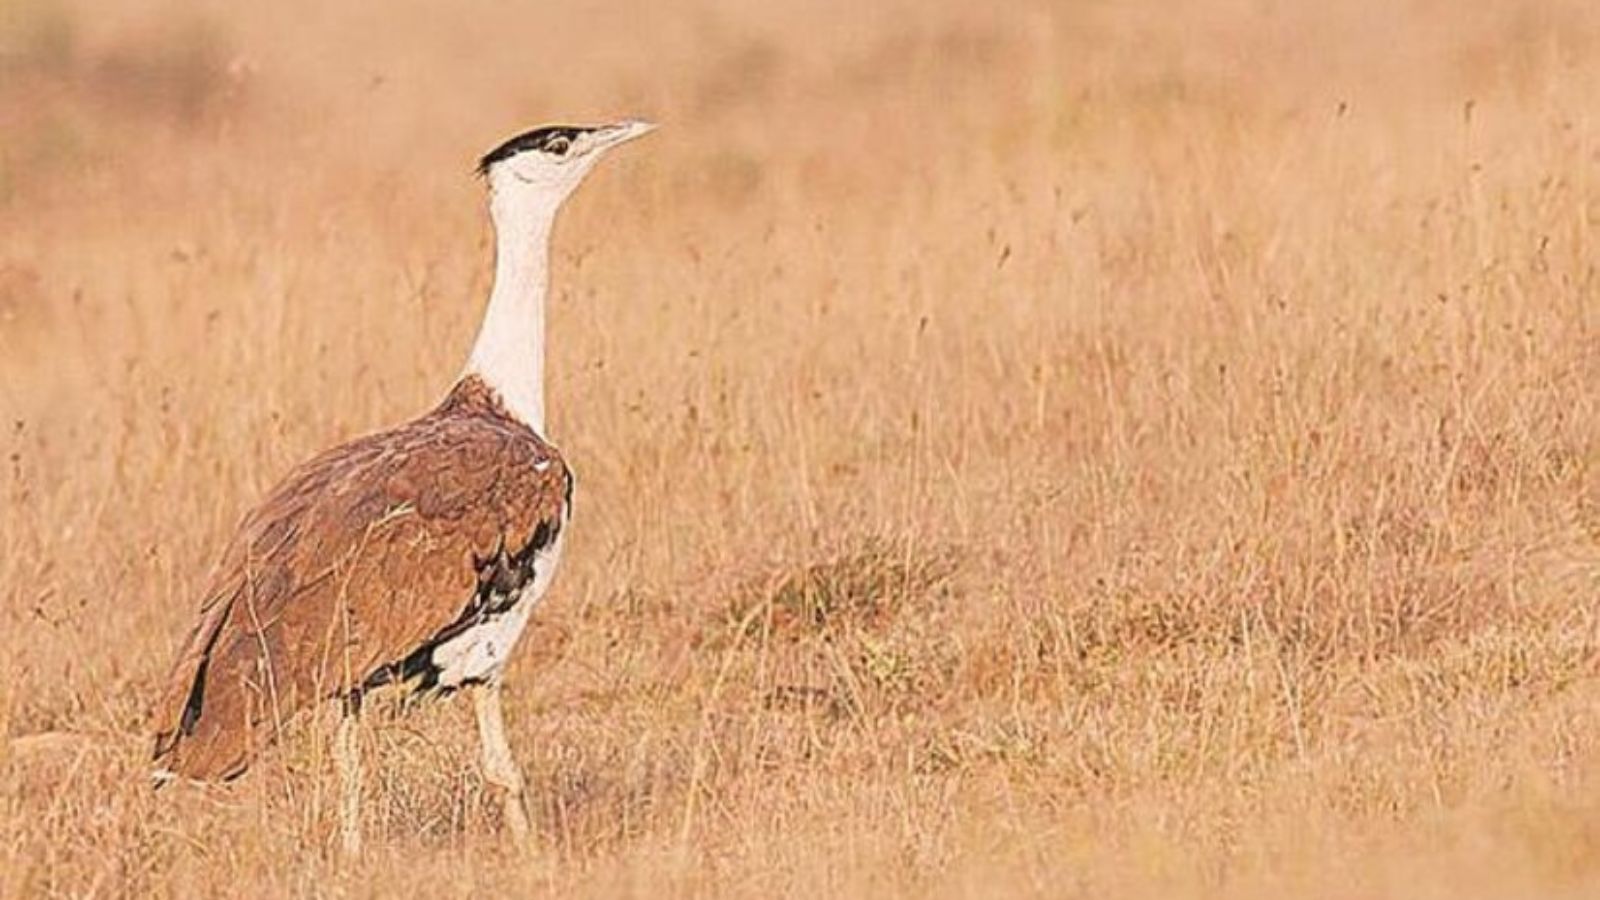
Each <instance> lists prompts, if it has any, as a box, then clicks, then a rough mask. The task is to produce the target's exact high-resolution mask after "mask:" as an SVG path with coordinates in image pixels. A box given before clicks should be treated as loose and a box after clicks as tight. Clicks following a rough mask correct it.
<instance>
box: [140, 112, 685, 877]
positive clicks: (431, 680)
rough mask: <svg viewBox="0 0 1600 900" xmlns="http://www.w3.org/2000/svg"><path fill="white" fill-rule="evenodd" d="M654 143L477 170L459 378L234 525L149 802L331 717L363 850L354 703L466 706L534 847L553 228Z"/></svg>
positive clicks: (554, 494) (512, 155)
mask: <svg viewBox="0 0 1600 900" xmlns="http://www.w3.org/2000/svg"><path fill="white" fill-rule="evenodd" d="M654 128H655V126H654V125H653V124H651V123H648V122H644V121H639V120H626V121H621V122H615V123H610V124H604V125H590V126H569V125H550V126H543V127H539V128H534V129H532V130H529V131H526V132H523V133H521V134H518V135H516V136H515V137H512V138H510V139H509V140H507V141H505V142H503V143H501V144H500V145H498V146H496V147H495V148H494V149H492V150H490V151H489V152H488V153H487V154H485V155H484V156H483V157H482V158H481V159H480V160H479V163H478V166H477V173H478V174H479V175H480V176H481V177H482V179H483V180H484V182H485V183H486V184H487V188H488V195H489V213H490V219H491V221H492V223H493V228H494V249H495V263H494V280H493V283H492V287H491V289H490V292H489V300H488V305H487V307H486V309H485V312H484V316H483V320H482V323H481V325H480V327H479V330H478V334H477V338H476V340H475V342H474V344H473V346H472V350H471V353H470V355H469V356H468V358H467V363H466V366H465V368H464V369H463V370H462V371H461V374H460V375H459V376H458V377H457V378H456V380H455V382H454V384H453V385H452V386H451V388H450V389H449V391H448V392H447V393H446V394H445V396H444V398H443V400H442V401H441V402H439V403H438V405H437V406H435V407H434V408H433V409H432V410H430V411H428V412H426V413H424V414H422V415H421V416H418V417H417V418H414V419H412V420H410V421H407V422H405V423H403V424H400V425H398V426H396V427H393V428H390V429H388V430H385V431H379V432H376V433H373V434H368V435H366V436H363V437H359V438H356V439H354V440H351V441H349V442H347V443H344V444H341V445H339V446H336V447H334V448H332V449H330V450H327V451H325V452H323V453H321V454H320V455H317V456H315V457H313V458H311V459H310V460H308V461H306V462H304V463H302V464H301V465H299V466H298V467H296V468H294V469H293V470H292V471H290V472H289V473H288V474H287V475H286V476H285V477H284V478H283V480H282V481H280V482H278V483H277V485H276V486H275V487H273V488H272V489H271V490H270V491H268V492H267V494H266V496H265V498H264V499H263V500H262V501H261V502H260V503H259V504H258V505H257V506H255V507H254V508H253V509H251V510H250V511H249V512H248V513H246V514H245V515H244V517H243V519H242V520H241V522H240V524H239V526H238V528H237V529H236V531H235V533H234V534H233V536H232V538H231V539H230V540H229V542H228V543H227V545H226V548H225V549H224V551H223V552H222V555H221V557H220V559H219V560H218V562H217V563H216V565H215V566H214V567H213V569H212V570H211V573H210V576H209V578H208V580H207V582H206V585H207V586H206V588H205V592H204V594H203V595H202V598H201V603H200V610H199V614H198V616H197V618H196V619H195V621H194V623H193V626H192V627H191V628H190V629H189V631H188V634H187V637H186V638H185V639H184V641H183V643H182V644H181V649H179V650H178V652H177V654H176V658H175V661H174V662H173V665H172V669H171V672H170V675H169V676H168V679H167V682H166V688H165V690H164V692H163V693H162V694H161V696H160V698H159V700H158V702H157V704H156V708H155V711H154V732H155V735H154V750H153V754H152V759H153V765H154V770H153V778H154V780H155V783H156V786H157V787H160V786H161V785H162V784H165V783H169V782H171V781H175V780H186V781H199V782H223V781H230V780H233V779H235V778H237V777H238V776H240V775H241V774H243V773H244V772H245V771H246V770H247V769H248V768H249V767H250V765H251V763H252V761H253V760H254V759H255V758H256V756H257V754H258V753H259V752H260V751H262V750H263V749H264V748H266V747H267V746H269V745H271V744H272V743H274V741H275V740H276V739H277V738H278V737H279V735H280V734H281V733H282V732H283V729H284V728H285V726H286V725H287V723H288V722H289V721H290V720H291V719H292V718H293V717H294V716H295V715H296V714H297V713H300V712H303V711H305V710H307V709H309V708H313V707H315V706H317V705H319V704H323V703H329V702H331V703H333V704H335V705H337V707H338V708H339V710H340V715H339V725H338V731H337V734H336V736H335V740H334V747H333V751H334V752H333V755H334V761H335V767H336V769H337V771H338V775H339V779H340V825H339V828H340V840H341V845H342V849H343V850H344V851H345V852H348V853H359V852H360V850H361V845H362V832H361V823H360V798H361V781H362V772H361V764H360V754H359V747H358V746H357V743H356V741H357V734H358V732H357V730H356V727H357V724H358V721H357V719H358V716H359V714H360V709H361V700H362V698H363V696H364V695H365V694H366V693H367V692H369V691H372V690H374V689H376V688H380V687H384V686H390V687H391V688H399V689H401V690H403V691H404V692H406V695H407V696H408V697H430V696H444V695H448V694H453V693H456V692H458V691H467V692H470V693H471V695H472V697H473V707H474V711H475V718H476V724H477V731H478V737H479V743H480V751H481V766H482V771H483V775H484V780H485V781H486V782H487V783H488V784H490V785H491V786H492V787H493V788H495V789H498V791H499V792H500V794H501V797H502V801H503V812H504V815H503V822H504V827H505V829H506V830H507V831H508V832H510V833H511V835H512V837H513V838H514V839H516V840H519V841H522V842H524V843H526V842H527V841H528V840H529V832H530V825H529V817H528V808H527V801H526V798H525V794H526V788H525V785H524V779H523V776H522V773H521V770H520V769H519V768H518V766H517V763H516V761H515V755H514V754H513V752H512V750H511V747H510V744H509V743H508V741H507V739H506V733H505V715H504V712H503V709H502V702H501V685H502V676H503V674H504V672H505V667H506V663H507V661H508V660H509V659H510V657H511V654H512V652H513V650H514V649H515V647H516V645H517V640H518V638H519V637H520V636H521V634H522V632H523V630H524V629H525V627H526V626H527V624H528V619H529V616H530V615H531V614H532V612H533V610H534V608H535V606H536V605H537V604H538V603H539V601H540V599H541V598H542V597H543V596H544V595H545V592H546V591H547V590H548V589H549V587H550V582H551V579H552V577H553V576H554V575H555V571H556V568H557V565H558V564H559V562H560V560H561V553H562V547H563V545H564V544H565V542H566V537H567V530H568V528H567V526H568V523H569V522H570V521H571V517H572V504H573V490H574V484H575V482H574V480H573V475H572V470H571V469H570V468H569V466H568V464H567V460H566V459H565V458H564V457H563V456H562V454H561V453H560V451H559V450H557V449H556V447H555V445H554V444H552V443H550V441H549V439H548V438H547V437H546V430H545V392H544V351H545V317H544V312H545V309H544V308H545V295H546V292H547V290H548V281H549V256H550V250H549V248H550V237H551V231H552V229H553V227H554V224H555V219H556V214H557V212H558V211H559V210H560V209H561V207H562V204H563V203H564V201H565V200H566V199H567V198H568V197H569V196H570V195H571V194H572V192H573V191H574V190H575V189H576V188H577V187H578V185H579V184H580V183H581V182H582V181H583V180H584V178H585V176H587V175H588V174H589V172H590V171H591V170H592V169H593V168H594V166H595V164H596V163H598V162H599V160H600V159H601V158H602V157H603V156H605V155H606V154H607V153H608V152H609V151H610V150H612V149H614V148H616V147H617V146H619V145H621V144H624V143H627V142H628V141H631V140H634V139H635V138H638V137H641V136H643V135H644V134H647V133H648V132H650V131H652V130H654Z"/></svg>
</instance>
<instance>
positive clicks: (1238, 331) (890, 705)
mask: <svg viewBox="0 0 1600 900" xmlns="http://www.w3.org/2000/svg"><path fill="white" fill-rule="evenodd" d="M1597 96H1600V10H1597V9H1595V8H1594V6H1593V3H1592V2H1590V0H1546V2H1535V0H1495V2H1475V3H1470V4H1468V3H1448V2H1442V0H1406V2H1389V0H1352V2H1347V3H1338V4H1323V3H1311V2H1306V3H1292V2H1287V0H1280V2H1272V0H1196V2H1190V3H1181V4H1180V3H1168V2H1158V0H1133V2H1126V3H1113V2H1092V0H1082V2H1075V3H1062V4H1057V5H1050V4H1045V3H1026V2H1019V3H1013V4H1006V5H1001V6H996V7H994V8H988V7H987V6H986V5H985V4H982V3H967V2H942V0H941V2H915V3H912V2H889V3H862V2H818V3H800V2H774V3H751V2H735V0H682V2H672V3H657V4H649V3H640V4H638V5H636V6H632V7H628V6H623V5H621V4H616V3H608V2H585V0H579V2H571V3H562V4H531V3H520V4H511V3H497V2H488V0H474V2H468V3H460V4H451V5H448V6H447V5H446V4H439V3H424V2H419V0H398V2H389V3H383V4H360V5H358V4H339V3H317V2H310V0H296V2H291V3H272V4H266V3H263V4H233V3H224V2H221V0H216V2H190V3H178V2H172V3H156V2H144V0H138V2H124V3H98V2H97V3H90V2H88V0H81V2H73V0H0V414H3V415H0V425H3V435H0V450H3V454H0V467H3V476H0V478H3V480H0V505H3V510H4V511H3V513H0V735H3V736H5V738H6V740H5V741H0V895H3V896H4V897H8V898H9V897H30V896H96V897H110V896H126V895H139V896H158V897H159V896H168V897H179V896H184V897H188V896H200V895H212V896H239V897H258V896H285V897H288V896H298V897H310V896H349V897H365V896H390V895H416V896H431V897H467V896H475V897H486V896H507V895H516V894H526V893H533V892H551V893H578V894H585V895H617V894H621V895H637V896H662V895H665V896H684V895H703V894H712V893H717V894H723V893H726V894H739V895H760V896H766V895H773V894H776V895H780V896H782V895H804V896H836V895H841V894H877V895H891V896H892V895H901V896H920V895H923V894H925V893H934V894H944V895H956V896H962V895H964V896H987V895H993V894H997V893H1007V894H1013V893H1014V894H1026V895H1038V896H1083V897H1121V896H1129V897H1161V898H1183V897H1250V896H1260V897H1281V896H1302V897H1313V896H1326V897H1406V898H1427V897H1451V898H1456V897H1463V896H1467V897H1476V896H1504V897H1572V898H1577V897H1594V896H1600V677H1597V676H1600V656H1597V641H1600V602H1597V601H1600V292H1597V289H1600V277H1597V273H1596V261H1597V259H1600V256H1597V254H1600V233H1597V230H1596V225H1597V219H1600V155H1597V154H1600V120H1597V115H1600V114H1597V112H1596V109H1597V107H1596V100H1595V98H1596V97H1597ZM622 115H644V116H647V117H650V118H653V119H656V120H658V121H661V122H662V123H664V127H663V128H662V130H661V131H660V132H659V133H658V134H656V135H654V136H652V137H651V138H650V139H649V140H648V141H644V142H641V143H639V144H636V145H632V146H629V147H628V148H626V149H625V150H624V151H621V152H619V153H618V154H616V157H615V158H614V159H612V160H610V161H608V162H607V163H605V164H604V165H603V166H602V167H601V168H600V169H599V170H598V171H597V172H596V173H595V175H594V176H593V178H592V179H591V182H590V184H588V185H587V186H586V187H585V188H584V189H583V190H582V191H581V192H580V193H579V194H578V195H577V197H576V198H575V199H574V201H573V202H572V204H571V205H570V206H569V208H568V211H567V213H566V215H565V217H564V219H563V221H562V224H561V226H560V228H559V231H558V234H557V247H556V271H555V284H554V290H553V296H552V300H551V302H552V309H551V340H552V347H551V352H550V366H551V368H550V379H551V387H550V392H551V408H552V423H551V430H552V432H553V436H554V438H555V440H556V441H557V442H558V443H560V444H561V445H562V447H563V448H564V450H565V452H566V453H567V454H568V455H569V457H570V459H571V460H572V461H573V463H574V466H575V468H576V470H577V472H578V474H579V478H580V491H579V498H578V512H577V516H578V520H577V523H576V526H577V527H575V528H574V530H573V541H572V543H571V545H570V546H569V548H568V554H567V560H566V563H565V565H564V569H563V571H562V573H561V575H560V577H559V578H558V579H557V582H556V588H555V590H554V591H553V592H552V594H551V595H550V597H549V598H548V600H547V601H546V604H545V606H544V607H543V608H542V609H541V610H540V612H539V613H538V616H537V621H538V624H537V626H536V629H535V630H534V632H533V633H532V637H531V639H530V641H529V643H528V644H527V645H526V646H525V648H524V652H523V653H522V655H521V656H520V658H519V659H518V660H517V661H516V663H515V664H514V665H513V666H512V668H511V670H510V674H509V685H510V688H509V695H508V697H509V700H508V702H509V708H508V713H509V715H510V717H511V725H512V731H513V735H512V736H513V739H514V743H515V745H516V747H517V749H518V753H519V755H520V760H521V762H522V764H523V765H524V766H525V767H526V770H527V772H528V774H529V777H530V780H531V782H532V786H533V793H534V798H535V813H536V820H537V826H538V829H539V831H540V840H541V850H540V852H539V853H538V854H537V855H535V856H532V857H527V856H518V855H515V854H511V853H508V852H506V850H505V848H504V844H503V841H502V836H501V834H500V832H499V822H498V817H497V815H496V814H495V809H494V806H493V804H492V803H491V802H490V801H491V798H490V797H489V796H488V795H487V794H486V792H485V789H484V786H483V784H482V782H481V779H480V777H479V775H478V772H477V769H476V765H475V757H474V747H475V744H474V741H473V739H472V736H471V730H470V720H471V715H470V711H469V710H468V709H467V708H466V707H467V706H468V704H464V703H459V702H449V703H444V704H439V705H436V706H431V707H427V708H424V709H422V710H420V711H418V712H417V713H415V714H412V715H409V716H405V717H400V716H396V715H394V714H393V711H392V710H386V709H384V708H383V707H382V706H381V705H380V708H379V709H378V710H377V714H376V715H373V716H369V717H368V721H367V725H366V727H365V736H364V743H365V749H366V753H367V754H368V756H369V760H370V766H371V770H372V771H374V772H375V773H376V774H375V775H374V776H373V777H372V778H371V779H370V780H369V784H368V787H369V792H368V794H367V797H366V817H367V821H368V827H369V835H370V837H371V838H372V843H373V846H372V848H371V850H370V852H369V853H368V854H367V856H366V857H365V858H364V859H363V860H361V861H359V862H357V863H354V864H343V863H341V862H340V861H339V859H338V858H337V855H336V854H335V853H334V852H333V850H332V845H333V841H332V836H333V831H334V818H333V812H332V808H331V804H330V802H329V797H330V789H331V786H332V783H333V782H332V778H331V773H330V766H329V764H328V760H327V753H326V746H325V745H326V736H327V731H326V728H325V725H326V722H318V721H314V720H306V721H305V722H304V723H303V725H304V727H299V728H297V729H296V730H295V734H294V736H293V737H292V738H291V739H290V740H289V741H288V742H287V744H286V745H285V746H284V747H283V748H282V749H281V750H280V751H276V752H273V753H271V754H269V755H267V756H266V757H264V758H263V760H262V761H261V763H260V764H259V765H258V766H257V767H256V768H255V769H254V770H253V771H252V772H251V774H250V775H249V776H248V777H247V778H245V779H244V780H242V781H241V782H239V783H237V784H235V785H233V786H232V787H230V788H227V789H224V790H218V791H193V790H171V791H162V792H161V793H160V794H154V793H152V792H150V791H149V790H148V789H147V787H146V782H145V777H144V776H145V753H146V751H147V749H148V736H147V735H148V730H149V727H150V723H149V721H148V712H149V706H150V704H151V702H152V698H153V697H154V696H155V692H156V690H157V686H158V684H159V683H160V682H161V679H162V677H163V675H164V674H165V671H166V668H167V666H168V664H169V662H170V659H171V654H172V652H173V650H174V644H175V642H176V641H177V640H178V639H179V638H180V636H181V633H182V631H183V629H184V628H185V627H186V626H187V624H188V622H189V621H190V620H191V617H192V615H193V613H194V611H195V609H196V607H197V604H198V602H199V599H200V598H199V597H198V596H197V591H198V590H199V586H200V583H201V579H202V578H203V577H204V574H205V570H206V567H207V566H208V565H209V564H210V562H211V559H212V558H213V557H214V556H215V555H216V554H217V553H218V552H219V550H220V547H221V545H222V542H223V541H224V540H225V538H226V536H227V534H228V532H229V530H230V529H231V528H232V527H233V525H234V523H235V522H236V521H237V519H238V517H239V516H240V515H241V513H242V512H243V511H244V510H245V509H246V508H247V507H248V505H249V504H251V503H252V502H253V501H254V500H256V499H257V498H259V497H260V496H261V495H262V493H263V492H264V490H265V489H266V488H267V487H268V486H269V485H270V484H271V483H272V482H273V481H274V480H275V479H277V478H278V477H279V476H280V475H281V474H283V473H284V471H285V470H286V469H287V467H289V466H290V465H292V464H293V463H294V462H296V461H297V460H299V459H301V458H303V457H304V456H306V455H307V454H309V453H311V452H313V451H315V450H318V449H320V448H322V447H324V446H327V445H329V444H331V443H333V442H336V441H339V440H341V439H344V438H347V437H350V436H353V435H356V434H358V433H360V432H363V431H366V430H369V429H373V428H376V427H379V426H382V425H385V424H388V423H392V422H395V421H397V420H400V419H402V418H405V417H408V416H411V415H413V414H416V413H418V412H420V411H421V410H423V409H425V408H426V407H427V406H429V405H430V404H431V403H432V402H433V401H434V400H435V399H436V398H438V397H439V396H440V395H441V393H442V391H443V390H444V389H445V388H446V387H447V386H448V384H449V383H450V381H451V380H452V378H453V377H454V376H455V374H456V372H457V371H458V367H459V366H460V365H461V363H462V361H463V360H464V358H465V353H466V350H467V347H468V344H469V342H470V340H471V337H472V334H473V331H474V329H475V326H476V320H477V316H478V315H479V314H480V312H481V308H482V304H483V300H484V297H485V295H486V292H487V287H488V278H489V274H490V264H491V263H490V255H491V247H490V245H489V231H488V226H487V224H486V222H485V215H484V203H483V198H482V196H481V193H482V190H481V186H480V185H479V184H478V183H476V182H475V180H474V179H473V178H472V177H471V166H472V162H473V160H474V158H475V156H476V154H478V153H480V152H482V151H483V150H485V149H487V148H488V147H490V146H492V145H493V144H495V143H497V142H498V141H499V140H500V139H501V138H503V137H505V136H506V135H508V134H510V133H512V132H514V131H518V130H521V129H522V128H523V127H525V126H527V125H531V124H535V123H539V122H545V121H551V120H577V121H589V120H597V119H605V118H610V117H618V116H622Z"/></svg>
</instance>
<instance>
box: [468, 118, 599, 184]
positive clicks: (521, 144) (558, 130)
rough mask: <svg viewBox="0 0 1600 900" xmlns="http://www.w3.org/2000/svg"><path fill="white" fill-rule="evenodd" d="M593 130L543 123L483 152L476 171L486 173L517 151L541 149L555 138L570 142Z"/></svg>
mask: <svg viewBox="0 0 1600 900" xmlns="http://www.w3.org/2000/svg"><path fill="white" fill-rule="evenodd" d="M593 130H594V129H593V128H583V127H581V126H577V125H545V126H542V127H540V128H535V129H533V130H532V131H524V132H523V133H521V134H519V135H517V136H516V137H514V138H511V139H510V140H508V141H506V142H505V143H503V144H501V145H500V146H498V147H496V148H494V149H493V150H490V151H489V152H488V153H485V154H484V155H483V158H482V159H480V160H478V169H477V172H478V174H479V175H487V174H489V169H490V167H491V166H493V165H494V164H495V163H498V162H501V161H502V160H507V159H510V158H511V157H513V156H516V155H517V154H518V153H526V152H527V151H529V150H543V149H545V148H546V147H548V146H549V145H550V144H551V143H552V142H554V141H556V140H557V139H560V140H561V141H563V142H565V143H568V144H570V143H572V142H573V141H575V140H577V138H578V135H580V134H585V133H588V132H590V131H593Z"/></svg>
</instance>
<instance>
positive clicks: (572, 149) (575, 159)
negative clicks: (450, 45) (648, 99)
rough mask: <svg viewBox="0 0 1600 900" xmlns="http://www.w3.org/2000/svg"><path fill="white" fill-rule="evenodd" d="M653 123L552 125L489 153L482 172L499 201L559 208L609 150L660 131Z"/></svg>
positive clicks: (538, 129) (521, 135) (526, 133)
mask: <svg viewBox="0 0 1600 900" xmlns="http://www.w3.org/2000/svg"><path fill="white" fill-rule="evenodd" d="M655 127H656V126H654V125H652V124H651V123H649V122H640V121H626V122H617V123H614V124H611V125H547V126H544V127H542V128H535V129H533V130H532V131H527V132H524V133H522V134H519V135H517V136H516V137H514V138H511V139H510V140H508V141H506V142H505V143H503V144H501V145H500V146H498V147H496V148H494V149H493V150H490V151H489V152H488V153H486V154H484V156H483V159H481V160H479V161H478V174H479V175H482V176H483V177H484V179H486V180H487V181H488V182H489V189H490V190H491V191H492V192H493V193H494V195H495V197H496V198H497V199H500V198H503V199H515V200H526V201H528V202H530V203H533V204H535V205H538V206H549V207H550V208H551V209H552V211H553V208H554V207H556V206H559V205H560V204H561V201H563V200H565V199H566V198H567V195H568V194H571V193H572V191H573V189H574V188H576V187H577V186H578V184H579V183H581V182H582V181H583V177H584V176H585V175H587V174H589V170H590V169H592V168H594V165H595V163H597V162H599V161H600V157H602V156H605V155H606V151H608V150H610V149H611V148H613V147H615V146H617V145H618V144H625V143H627V142H628V141H631V140H633V139H634V138H636V137H642V136H644V135H646V134H649V133H650V132H651V131H654V130H655Z"/></svg>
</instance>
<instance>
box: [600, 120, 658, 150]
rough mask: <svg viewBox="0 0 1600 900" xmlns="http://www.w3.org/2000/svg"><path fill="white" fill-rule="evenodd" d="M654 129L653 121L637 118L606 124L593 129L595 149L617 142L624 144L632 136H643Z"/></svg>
mask: <svg viewBox="0 0 1600 900" xmlns="http://www.w3.org/2000/svg"><path fill="white" fill-rule="evenodd" d="M655 130H656V125H655V123H654V122H645V121H641V120H639V119H631V120H629V121H626V122H618V123H616V124H615V125H607V126H605V127H604V128H601V129H599V130H597V131H595V133H594V140H595V149H596V150H606V149H609V148H611V147H615V146H616V145H618V144H626V143H627V142H629V141H631V140H633V139H634V138H640V137H644V136H645V135H647V134H649V133H650V132H652V131H655Z"/></svg>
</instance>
